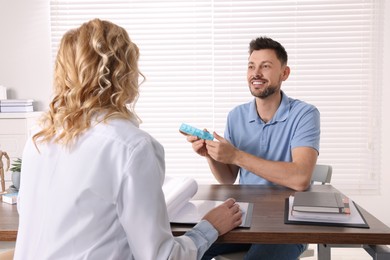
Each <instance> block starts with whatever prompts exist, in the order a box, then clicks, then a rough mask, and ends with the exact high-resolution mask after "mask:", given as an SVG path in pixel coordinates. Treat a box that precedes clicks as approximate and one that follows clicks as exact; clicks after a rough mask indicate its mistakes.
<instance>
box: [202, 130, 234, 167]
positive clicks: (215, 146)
mask: <svg viewBox="0 0 390 260" xmlns="http://www.w3.org/2000/svg"><path fill="white" fill-rule="evenodd" d="M213 135H214V138H215V139H217V140H218V142H215V141H209V140H207V141H206V150H207V152H208V154H209V155H210V157H211V158H213V159H214V160H216V161H218V162H221V163H225V164H234V159H235V158H236V156H237V153H238V151H239V150H238V149H237V148H235V147H234V146H233V145H231V144H230V143H229V142H228V141H227V140H226V139H224V138H223V137H222V136H220V135H218V134H217V133H216V132H214V133H213Z"/></svg>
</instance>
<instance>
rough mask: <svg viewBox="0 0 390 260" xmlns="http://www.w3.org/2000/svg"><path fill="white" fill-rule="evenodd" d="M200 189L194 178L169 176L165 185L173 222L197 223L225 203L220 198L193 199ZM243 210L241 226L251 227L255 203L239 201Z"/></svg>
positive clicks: (164, 190) (167, 202)
mask: <svg viewBox="0 0 390 260" xmlns="http://www.w3.org/2000/svg"><path fill="white" fill-rule="evenodd" d="M197 190H198V184H197V182H196V181H195V180H194V179H192V178H178V177H176V178H173V177H169V176H167V177H166V178H165V181H164V185H163V192H164V196H165V202H166V204H167V209H168V217H169V221H170V222H171V223H178V224H196V223H198V222H199V221H200V220H201V219H202V217H203V216H204V215H205V214H206V213H207V212H209V211H210V210H211V209H213V208H215V207H216V206H218V205H220V204H221V203H223V201H218V200H193V199H192V197H193V196H194V195H195V194H196V192H197ZM237 204H238V205H239V206H240V209H241V211H242V214H243V215H242V224H241V225H240V227H250V225H251V223H252V211H253V203H249V202H237Z"/></svg>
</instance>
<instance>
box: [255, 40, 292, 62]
mask: <svg viewBox="0 0 390 260" xmlns="http://www.w3.org/2000/svg"><path fill="white" fill-rule="evenodd" d="M265 49H271V50H274V51H275V53H276V57H278V60H279V61H280V63H282V65H285V64H287V60H288V56H287V52H286V50H285V49H284V47H283V46H282V45H281V44H280V43H279V42H277V41H274V40H272V39H271V38H268V37H259V38H256V39H254V40H252V41H251V42H250V43H249V55H251V54H252V52H253V51H258V50H265Z"/></svg>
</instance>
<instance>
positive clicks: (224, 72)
mask: <svg viewBox="0 0 390 260" xmlns="http://www.w3.org/2000/svg"><path fill="white" fill-rule="evenodd" d="M379 3H380V2H379ZM51 10H52V34H53V37H52V39H53V50H54V51H56V46H57V45H56V44H57V42H58V41H59V39H60V37H61V35H62V34H63V33H64V32H65V31H66V30H67V29H69V28H73V27H75V26H78V25H79V24H81V23H82V22H85V21H87V20H89V19H92V18H94V17H99V18H102V19H108V20H111V21H113V22H116V23H118V24H120V25H122V26H124V27H125V28H126V29H127V30H128V32H129V34H130V37H131V38H132V39H133V40H134V41H135V42H136V43H137V45H138V46H139V47H140V49H141V60H140V67H141V69H142V72H143V73H144V74H145V75H146V77H147V81H146V82H145V83H144V84H143V85H142V87H141V96H140V99H139V102H138V105H137V107H136V108H137V112H138V114H139V115H140V117H141V118H142V119H143V121H144V123H143V124H142V125H141V128H143V129H145V130H146V131H148V132H149V133H151V134H152V135H153V136H155V137H156V138H157V139H158V140H159V141H160V142H161V143H162V144H163V145H164V147H165V150H166V162H167V165H166V167H167V173H168V174H171V175H185V174H187V175H190V176H193V177H196V179H197V180H198V181H199V182H200V183H206V182H207V183H210V182H214V183H215V180H214V178H213V177H212V176H211V174H210V173H209V169H208V166H207V164H206V163H205V160H204V159H203V158H200V157H199V156H197V155H195V154H194V153H193V152H192V149H191V145H190V144H189V143H187V142H186V141H185V139H184V138H183V137H182V136H181V135H180V134H179V133H178V128H179V126H180V124H181V122H185V123H189V124H192V125H194V126H196V127H200V128H204V127H205V128H208V129H210V130H216V131H217V132H218V133H219V134H221V135H222V134H223V131H224V128H225V122H226V116H227V113H228V111H230V110H231V109H232V108H233V107H234V106H236V105H238V104H241V103H243V102H248V101H249V100H251V99H252V97H251V96H250V93H249V90H248V86H247V83H246V67H247V58H248V44H249V41H250V40H251V39H254V38H256V37H258V36H262V35H266V36H269V37H271V38H274V39H275V40H278V41H280V42H281V43H282V44H283V45H284V46H285V47H286V49H287V52H288V54H289V65H290V67H291V69H292V72H291V75H290V78H289V79H288V80H287V81H286V82H284V83H283V86H282V88H283V90H284V91H285V92H286V93H287V94H288V95H290V96H291V97H295V98H299V99H302V100H304V101H307V102H309V103H312V104H314V105H316V106H317V107H318V108H319V110H320V112H321V124H322V134H321V151H320V157H319V163H326V164H331V165H332V166H333V169H334V173H333V178H332V183H333V184H334V185H335V186H336V187H338V188H342V189H343V191H346V192H349V193H353V192H361V193H373V192H375V190H376V189H377V188H378V185H379V182H378V179H379V178H378V176H379V175H378V174H379V168H378V166H379V162H378V161H377V160H379V143H380V140H379V139H378V138H379V137H380V135H379V128H378V127H376V125H375V124H377V122H376V118H378V117H377V116H378V112H379V109H378V108H379V107H380V104H379V102H378V101H379V94H378V92H379V90H378V86H379V84H378V83H379V82H378V81H377V78H378V75H376V73H377V71H378V70H377V68H376V67H375V66H376V64H378V60H379V59H378V56H377V55H378V47H379V46H378V42H380V41H379V37H380V35H379V33H378V31H377V30H378V29H379V27H380V23H381V13H380V11H381V7H380V6H379V4H378V1H375V0H371V1H369V0H367V1H342V0H334V1H304V0H300V1H260V0H254V1H239V0H235V1H228V0H214V1H211V0H210V1H195V0H194V1H179V0H178V1H83V2H80V1H61V0H58V1H54V0H52V1H51Z"/></svg>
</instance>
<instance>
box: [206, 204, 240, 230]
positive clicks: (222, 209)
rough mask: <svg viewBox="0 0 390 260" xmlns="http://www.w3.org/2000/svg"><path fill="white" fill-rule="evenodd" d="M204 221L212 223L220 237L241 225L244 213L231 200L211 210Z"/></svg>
mask: <svg viewBox="0 0 390 260" xmlns="http://www.w3.org/2000/svg"><path fill="white" fill-rule="evenodd" d="M203 219H204V220H207V221H208V222H210V224H211V225H213V226H214V228H215V229H216V230H217V231H218V234H219V235H223V234H225V233H227V232H229V231H230V230H232V229H233V228H236V227H238V226H239V225H241V223H242V212H241V210H240V206H239V205H238V204H237V203H236V201H235V200H234V199H232V198H230V199H227V200H226V201H225V202H224V203H222V204H221V205H219V206H217V207H215V208H214V209H212V210H210V211H209V212H208V213H207V214H206V215H205V216H204V217H203Z"/></svg>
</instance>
